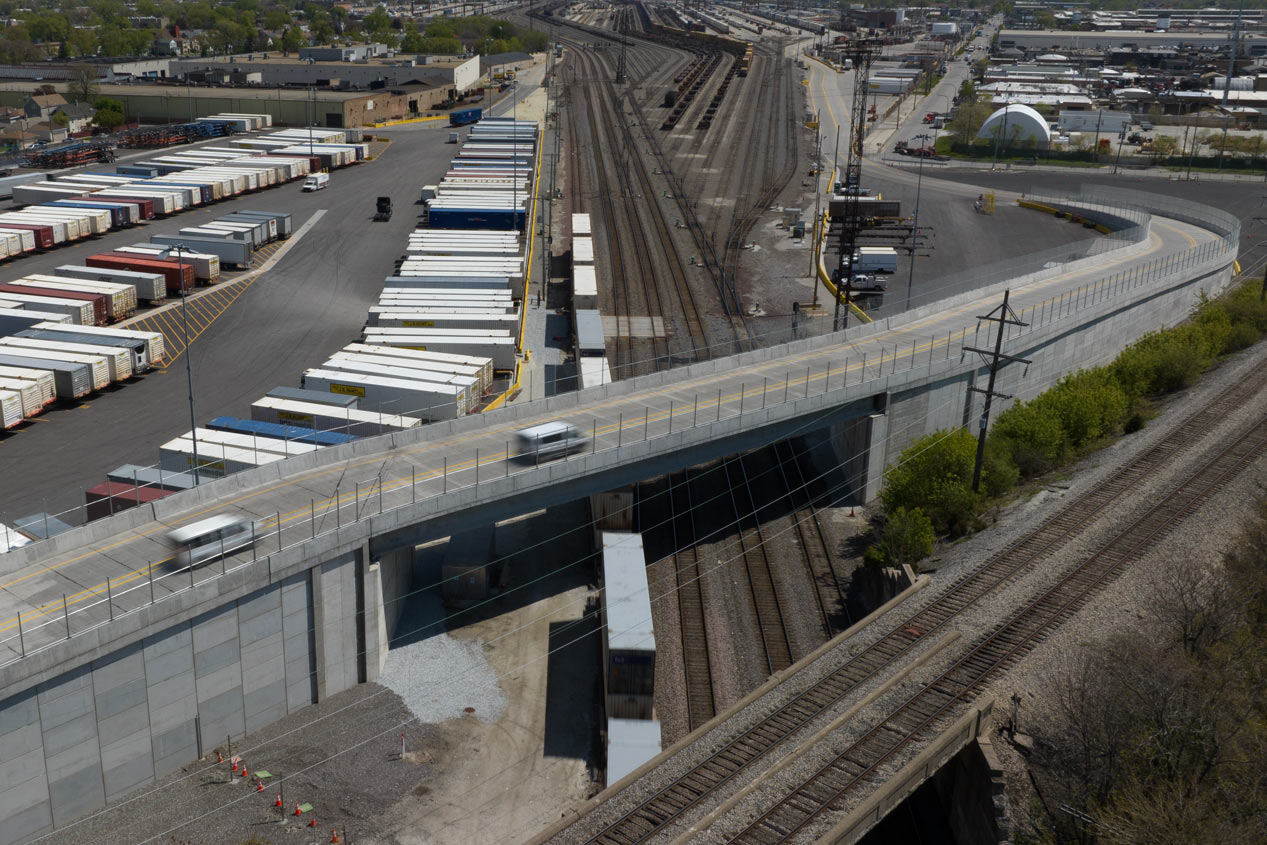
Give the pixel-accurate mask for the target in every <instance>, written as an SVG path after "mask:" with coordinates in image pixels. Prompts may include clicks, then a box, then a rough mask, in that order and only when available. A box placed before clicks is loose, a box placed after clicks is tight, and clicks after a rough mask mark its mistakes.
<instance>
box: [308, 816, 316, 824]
mask: <svg viewBox="0 0 1267 845" xmlns="http://www.w3.org/2000/svg"><path fill="white" fill-rule="evenodd" d="M316 826H317V814H316V813H313V814H312V818H311V819H309V820H308V827H316Z"/></svg>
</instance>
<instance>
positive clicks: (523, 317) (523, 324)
mask: <svg viewBox="0 0 1267 845" xmlns="http://www.w3.org/2000/svg"><path fill="white" fill-rule="evenodd" d="M544 135H545V133H544V131H543V130H542V129H541V128H540V127H538V128H537V153H538V155H537V174H536V176H534V177H533V180H532V184H533V185H534V186H538V185H540V184H541V160H542V159H543V158H545V156H543V155H540V152H541V142H542V141H543V140H544ZM539 198H540V193H539V192H537V191H536V190H534V191H533V196H532V213H531V214H530V215H528V219H527V220H526V221H524V235H525V237H527V238H528V269H527V270H525V271H524V298H523V302H522V303H520V306H519V348H520V349H521V350H523V353H524V360H531V358H532V350H530V349H527V348H525V347H524V331H525V330H526V328H527V325H528V292H529V290H530V289H531V288H532V251H533V248H534V247H535V246H536V235H535V234H534V233H535V232H536V226H537V200H538V199H539ZM542 284H545V280H544V279H543V280H542ZM522 377H523V364H522V362H520V361H516V362H515V380H514V381H513V382H511V384H510V387H508V388H506V390H505V391H504V392H503V393H502V394H501V395H500V396H498V397H497V398H496V399H494V400H493V401H492V402H489V403H488V407H487V408H485V409H484V411H491V410H493V409H494V408H499V407H501V406H502V405H503V404H505V402H506V397H508V396H509V395H510V394H512V393H514V392H515V391H516V390H518V389H519V384H520V379H521V378H522Z"/></svg>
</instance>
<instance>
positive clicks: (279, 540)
mask: <svg viewBox="0 0 1267 845" xmlns="http://www.w3.org/2000/svg"><path fill="white" fill-rule="evenodd" d="M281 550H282V512H281V511H278V512H277V551H279V552H280V551H281ZM271 566H272V565H271V564H270V568H271Z"/></svg>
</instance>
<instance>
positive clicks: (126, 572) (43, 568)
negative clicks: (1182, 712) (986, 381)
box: [0, 219, 1217, 663]
mask: <svg viewBox="0 0 1267 845" xmlns="http://www.w3.org/2000/svg"><path fill="white" fill-rule="evenodd" d="M398 237H399V235H398ZM1216 242H1217V238H1216V237H1215V236H1214V235H1213V234H1212V233H1210V232H1208V231H1205V230H1203V229H1200V228H1197V227H1195V226H1191V225H1187V224H1183V223H1179V222H1177V221H1173V220H1162V219H1154V222H1153V229H1152V235H1151V237H1150V238H1149V240H1148V241H1147V242H1146V243H1145V244H1143V245H1142V253H1141V254H1135V255H1122V254H1113V253H1110V254H1106V255H1104V256H1102V257H1101V260H1100V261H1099V263H1098V264H1097V266H1096V267H1095V268H1094V270H1083V271H1065V272H1063V273H1059V274H1057V275H1055V276H1053V277H1052V278H1050V279H1047V280H1045V281H1043V282H1039V283H1035V284H1031V285H1027V286H1025V287H1022V288H1017V289H1014V290H1013V300H1012V303H1013V307H1014V308H1015V309H1016V310H1017V311H1018V312H1022V313H1023V312H1025V310H1026V309H1030V308H1033V309H1035V312H1034V313H1037V314H1038V315H1040V320H1041V318H1042V317H1043V316H1046V315H1049V314H1050V313H1052V311H1053V310H1055V303H1057V302H1059V303H1060V304H1061V305H1060V308H1061V310H1063V308H1064V307H1065V306H1067V305H1068V303H1070V302H1073V301H1075V300H1074V297H1072V296H1065V295H1064V294H1067V293H1068V292H1069V291H1072V290H1073V289H1074V288H1078V287H1080V286H1082V285H1085V284H1087V283H1090V282H1096V283H1098V282H1099V280H1100V279H1102V278H1105V277H1107V276H1108V275H1109V274H1115V273H1120V272H1122V271H1128V270H1133V269H1136V268H1138V267H1139V265H1140V264H1141V263H1142V262H1144V261H1152V260H1156V259H1161V258H1164V257H1166V256H1175V255H1180V254H1182V255H1189V254H1190V253H1189V252H1188V251H1189V250H1191V249H1193V248H1196V247H1204V246H1209V245H1212V244H1215V243H1216ZM318 251H319V252H320V254H319V255H316V256H312V257H309V258H306V259H304V264H303V266H302V268H301V269H300V270H297V271H296V272H301V271H302V270H308V271H311V272H312V273H313V274H314V275H321V274H323V273H325V272H328V269H327V268H325V267H323V266H321V265H320V264H319V262H325V263H327V264H328V263H332V262H333V260H334V254H332V253H331V252H330V251H328V250H326V249H323V248H319V249H318ZM262 289H263V290H265V291H267V290H269V288H268V287H267V286H264V287H263V288H262ZM253 290H254V289H253ZM1102 290H1103V289H1102V288H1098V287H1097V289H1096V291H1095V293H1096V295H1097V296H1099V294H1100V293H1101V292H1102ZM340 296H346V298H352V295H351V294H332V295H328V297H327V300H326V301H321V302H317V303H315V304H312V305H299V304H296V305H295V307H299V308H301V309H303V310H304V316H305V318H306V319H307V320H310V321H316V320H319V319H323V318H326V317H333V316H334V315H335V313H336V311H337V308H336V306H334V305H333V304H332V301H333V300H335V299H338V298H339V297H340ZM1085 299H1086V297H1085V296H1084V295H1082V294H1079V296H1078V297H1077V301H1085ZM270 304H274V305H275V304H277V303H270ZM994 304H995V303H993V302H991V303H989V305H990V306H993V305H994ZM982 305H983V303H979V302H968V303H964V304H960V305H957V306H955V307H953V308H945V309H942V310H940V311H936V312H935V313H932V314H930V315H928V316H925V317H920V318H918V319H915V320H912V321H910V322H908V323H905V324H903V325H900V326H899V327H898V328H896V329H894V330H891V331H887V332H876V333H874V334H871V335H870V336H868V337H865V338H863V339H860V340H856V341H851V342H848V343H846V342H843V341H841V342H838V343H836V344H834V345H831V346H827V347H825V348H822V349H818V350H811V351H806V352H800V353H796V354H792V355H786V356H784V357H779V358H775V359H773V360H770V361H768V362H764V363H757V364H749V365H743V366H740V365H738V364H737V363H736V360H735V359H724V360H723V361H722V362H719V364H706V365H698V366H696V367H692V368H688V369H684V370H678V371H674V372H673V373H670V374H663V375H657V376H655V377H651V378H648V379H647V380H646V383H644V384H638V385H634V386H633V388H632V389H631V390H630V391H629V392H628V393H623V392H620V393H617V394H616V395H614V396H610V397H608V396H607V395H606V393H607V391H604V390H601V389H600V390H596V391H586V392H583V393H582V394H580V395H579V396H578V404H577V405H576V406H575V407H569V409H568V410H567V411H566V412H560V411H558V410H549V409H546V408H544V407H542V403H537V404H532V405H529V406H526V407H523V408H517V409H513V410H512V409H506V410H498V411H493V412H491V413H488V414H485V415H482V417H480V418H477V419H473V420H470V421H467V423H464V424H462V425H461V426H460V427H459V429H458V431H457V433H453V432H452V431H451V430H450V427H449V426H446V425H435V426H427V427H425V428H423V429H421V430H419V431H417V432H415V433H405V434H403V435H399V436H398V437H397V438H396V440H397V445H396V446H395V447H392V445H391V442H390V438H379V439H378V440H377V442H376V443H375V444H374V445H376V446H378V447H379V448H378V449H376V450H375V451H373V452H370V453H365V452H359V454H358V456H357V457H354V458H349V459H346V460H344V461H339V462H334V461H326V462H325V463H324V464H322V465H321V466H319V467H317V468H314V469H311V470H306V471H302V472H298V471H297V472H293V473H291V474H288V475H287V476H286V477H285V478H282V479H279V480H276V481H263V480H261V481H255V482H247V481H245V477H244V476H236V477H234V478H233V479H229V480H226V481H225V482H220V483H216V484H215V485H213V486H211V487H207V488H204V490H202V491H201V494H202V495H208V494H211V493H219V494H220V498H219V500H218V501H213V502H208V503H207V504H206V505H203V506H195V505H194V504H193V503H192V497H191V496H190V495H186V494H177V496H175V497H173V498H172V499H169V500H167V503H166V505H165V506H164V507H165V508H173V509H174V508H177V507H181V505H182V503H184V504H185V507H187V508H188V509H187V510H183V511H181V512H178V513H175V514H174V515H172V516H170V517H168V518H166V519H165V520H164V522H161V523H160V522H153V523H149V524H144V525H141V526H139V527H138V528H137V529H135V530H131V531H126V532H123V533H120V534H118V535H115V536H113V537H109V538H107V539H104V540H103V541H101V542H99V543H84V544H83V545H80V546H78V547H75V548H69V547H68V548H64V549H63V550H62V551H59V552H57V553H52V552H51V551H45V553H44V554H43V555H40V556H37V557H33V558H32V559H31V561H30V562H29V563H23V564H22V565H20V566H19V565H18V564H17V560H16V559H17V558H18V557H21V555H20V553H15V554H14V557H13V558H11V559H10V560H11V561H12V562H11V563H10V562H7V561H0V571H4V573H5V574H4V575H3V576H0V650H2V651H3V654H0V663H2V662H4V660H5V659H10V658H12V657H14V656H16V652H17V649H18V647H19V645H20V643H19V642H18V638H17V636H16V627H17V625H16V619H15V614H16V613H18V612H19V611H21V613H22V620H23V627H24V629H25V630H26V641H25V642H26V645H27V647H28V648H30V647H31V646H32V644H33V643H39V642H47V641H48V640H49V639H50V638H59V637H60V636H63V635H64V634H63V633H61V632H62V631H63V628H62V627H61V625H62V621H61V619H60V618H59V616H60V611H61V605H62V596H63V594H66V595H67V596H68V600H67V601H68V604H69V606H70V607H71V609H72V610H73V611H81V609H82V611H81V612H78V613H76V614H75V615H73V616H72V620H73V621H72V624H73V627H77V628H80V626H86V625H88V624H90V623H91V622H92V621H93V620H98V619H103V618H104V617H105V615H106V605H105V603H104V602H103V601H102V600H101V597H102V596H103V595H104V593H105V584H106V579H107V578H109V579H111V581H112V582H113V590H114V594H113V595H114V600H115V602H116V603H117V604H116V605H115V606H123V607H128V606H136V605H137V604H141V603H144V601H145V599H146V596H147V592H146V590H145V587H146V580H147V578H148V577H149V576H151V575H152V576H153V577H154V579H155V585H156V586H155V591H156V594H157V595H163V594H166V593H169V592H173V591H176V590H178V589H183V588H184V587H185V585H187V584H188V579H189V578H190V574H189V573H178V572H173V571H172V570H171V567H170V565H167V564H166V563H165V561H166V559H167V555H168V552H167V551H166V549H165V548H164V546H163V543H162V537H163V536H164V534H165V533H166V531H168V530H169V529H170V528H171V527H173V526H176V525H183V524H187V523H189V522H192V521H194V520H196V519H201V518H205V517H206V516H208V515H210V514H213V513H218V512H226V511H232V512H238V513H242V514H250V515H252V516H253V517H255V518H257V519H259V520H262V521H263V524H264V525H265V526H266V529H267V530H269V531H272V530H274V528H275V526H276V520H275V519H274V518H273V515H274V514H275V513H280V515H281V525H282V537H281V539H280V542H279V541H278V539H277V538H276V537H275V536H273V537H270V538H269V539H268V540H267V541H265V542H263V543H261V545H262V547H263V548H265V549H276V548H278V547H279V546H292V545H294V544H296V543H300V542H303V541H305V540H307V539H308V538H309V537H310V536H312V535H313V534H315V533H320V532H325V531H329V530H333V528H334V527H335V525H337V524H338V523H340V522H341V523H343V524H344V525H346V524H347V523H348V522H349V521H350V520H351V519H352V518H353V517H352V514H353V512H354V509H356V511H357V512H359V513H361V515H362V516H364V515H365V511H366V510H367V509H368V510H369V512H370V513H375V512H377V511H379V510H383V509H385V510H387V511H390V510H392V509H393V508H396V507H400V506H405V507H408V506H410V503H411V502H412V501H413V500H414V499H415V497H416V499H417V500H418V501H422V500H424V499H428V498H430V497H442V498H441V499H439V500H435V501H438V502H439V507H440V508H441V509H442V510H444V509H449V508H461V507H463V506H464V505H463V504H462V503H463V501H465V498H464V497H466V496H468V495H475V496H476V498H475V499H472V501H476V500H478V496H481V495H482V496H487V495H488V494H487V493H485V492H483V491H480V492H479V493H475V491H474V490H471V489H470V488H471V487H472V485H477V484H478V483H479V480H480V479H481V478H482V479H483V480H484V482H485V483H486V484H487V482H488V481H489V480H490V479H491V478H496V477H501V476H507V475H512V474H521V473H526V474H528V475H527V476H526V477H524V478H522V479H519V480H518V483H520V484H521V485H539V486H540V487H546V486H550V485H558V484H567V483H569V482H571V480H572V479H573V478H574V477H575V474H576V473H577V472H578V471H580V468H579V467H578V468H577V469H572V468H570V467H567V468H564V467H558V466H557V465H556V466H550V465H547V466H545V467H542V468H541V469H534V468H532V467H530V466H527V467H525V466H523V465H521V464H519V463H511V462H507V461H505V460H504V456H505V455H506V454H507V451H508V449H509V448H510V446H509V444H510V442H511V440H512V439H513V437H514V432H515V431H516V430H517V429H519V428H522V427H524V426H527V425H532V424H535V423H539V422H546V421H548V420H551V419H557V418H558V417H559V416H560V414H561V413H565V414H566V418H567V419H569V420H570V421H572V422H573V423H574V424H576V425H577V426H578V427H579V428H580V429H581V430H582V431H583V432H591V433H594V434H595V435H597V436H596V439H595V441H594V443H593V444H592V447H591V448H593V449H594V450H595V451H599V452H605V451H609V450H619V449H620V448H621V446H622V444H623V445H624V446H626V447H629V446H630V444H633V443H635V442H636V441H640V440H643V439H646V438H648V437H650V438H652V439H654V438H657V437H659V436H660V435H664V434H667V433H668V432H669V431H670V430H672V431H673V432H674V433H677V432H679V431H680V430H681V429H683V428H689V427H693V426H697V425H698V426H702V427H703V426H708V425H710V424H712V422H713V421H714V420H715V419H716V420H721V421H723V422H724V421H725V420H726V418H729V417H735V416H739V415H744V414H747V415H750V416H746V417H745V422H746V423H747V424H749V425H755V424H758V423H759V422H760V421H763V420H764V419H765V416H764V414H763V409H764V408H765V407H766V406H767V404H768V405H769V406H779V405H785V404H786V403H788V402H795V401H796V400H797V399H798V397H800V396H804V397H806V398H807V399H808V398H809V397H814V401H820V400H818V398H817V397H818V395H819V394H826V393H827V392H828V384H827V382H828V380H829V379H830V383H831V387H830V389H831V391H833V392H832V393H831V394H830V396H828V397H827V398H825V399H823V400H821V401H824V402H826V401H830V402H831V403H833V404H837V405H838V404H841V403H843V402H846V401H850V400H851V399H852V398H857V397H861V396H864V395H869V393H870V391H871V390H872V389H873V387H872V385H874V384H875V382H874V379H875V378H876V377H878V376H879V373H878V372H877V369H878V368H877V363H878V362H881V361H884V362H885V363H882V364H880V367H887V370H886V373H888V372H892V371H893V369H894V368H895V366H896V369H897V370H898V371H901V370H905V369H917V370H922V369H923V367H925V366H930V365H931V362H932V361H933V360H937V359H940V358H941V357H942V356H943V355H944V356H945V357H947V358H958V357H959V356H960V347H961V346H962V345H963V343H964V342H965V341H966V342H967V343H968V344H971V343H972V342H973V339H974V337H975V335H974V329H975V326H976V321H975V315H976V314H977V313H979V312H981V311H982V310H983V308H982ZM357 308H358V311H357V313H356V315H355V317H354V318H353V319H355V320H356V321H359V320H360V319H361V316H360V312H361V306H360V305H358V306H357ZM308 324H309V323H305V324H304V325H308ZM297 331H298V333H299V336H300V337H301V338H304V337H306V334H305V332H304V331H303V330H297ZM316 331H317V332H319V331H320V330H316ZM332 342H333V343H334V344H335V345H337V344H338V343H342V342H343V340H342V337H339V338H336V339H334V340H333V341H332ZM252 351H253V352H254V350H252ZM273 351H276V352H278V354H281V351H280V350H278V348H277V347H276V346H275V345H273V344H272V343H271V342H269V343H268V345H267V346H265V347H262V348H261V349H260V350H259V354H260V355H267V354H269V353H270V352H273ZM895 359H896V361H895ZM259 366H261V367H266V366H268V363H267V362H266V361H264V360H260V361H259ZM299 366H302V362H300V364H299ZM715 366H716V367H717V369H716V370H714V367H715ZM161 378H166V379H173V377H172V376H171V375H167V376H163V377H161ZM661 378H663V379H667V382H666V383H664V384H661V383H659V379H661ZM845 379H847V380H848V384H849V389H848V392H846V390H845V389H844V387H843V383H844V381H845ZM868 381H870V382H871V384H870V385H869V384H867V382H868ZM1031 387H1034V385H1031ZM780 388H782V389H780ZM229 392H230V393H231V392H232V391H229ZM249 393H250V395H255V394H257V393H258V391H249ZM758 403H760V406H758ZM515 411H518V412H519V413H520V414H522V415H521V416H518V417H516V416H515ZM90 412H91V411H90V410H89V411H84V412H82V413H90ZM709 436H712V435H711V434H710V435H709ZM369 443H371V441H365V442H364V443H363V444H362V445H361V447H359V448H361V449H363V448H364V447H365V446H366V445H368V444H369ZM660 443H661V444H664V445H665V446H666V447H667V446H668V445H669V444H668V441H660ZM653 445H656V444H653ZM639 448H641V447H639ZM614 456H615V457H618V458H621V459H624V460H628V452H625V453H623V454H622V453H620V452H619V451H616V452H615V453H614ZM256 474H257V475H260V476H261V477H265V476H267V475H268V473H256ZM379 479H381V481H379ZM415 480H416V486H415ZM463 488H465V491H464V492H463V493H461V494H457V493H456V492H455V491H457V490H459V489H463ZM519 489H523V487H520V488H519ZM529 489H537V488H535V487H530V488H529ZM310 514H315V516H316V517H317V520H316V521H311V520H310ZM390 518H394V517H391V516H390V515H389V519H390ZM317 522H319V523H320V524H319V525H318V524H317ZM380 530H381V529H380ZM81 542H82V541H81ZM250 558H251V555H250V553H246V554H245V555H239V556H238V557H236V558H235V559H234V562H233V563H231V564H230V565H231V566H233V565H239V564H242V565H251V564H250ZM23 559H24V560H25V558H23ZM6 563H8V565H6ZM218 568H219V567H215V566H211V567H205V568H203V569H200V570H199V571H198V573H197V575H196V577H197V578H198V580H204V579H208V578H214V577H216V576H217V574H218V572H217V570H218ZM128 588H131V589H132V592H131V593H130V594H129V595H127V596H126V597H125V596H122V595H121V591H123V590H125V589H128ZM89 606H91V609H85V608H88V607H89ZM41 625H43V627H40V626H41ZM81 629H82V628H81Z"/></svg>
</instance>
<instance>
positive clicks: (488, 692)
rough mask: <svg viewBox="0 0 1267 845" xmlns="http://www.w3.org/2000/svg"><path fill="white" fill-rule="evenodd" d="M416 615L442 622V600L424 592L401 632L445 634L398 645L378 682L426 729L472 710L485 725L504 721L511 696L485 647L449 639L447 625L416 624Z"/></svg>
mask: <svg viewBox="0 0 1267 845" xmlns="http://www.w3.org/2000/svg"><path fill="white" fill-rule="evenodd" d="M414 616H429V617H433V618H439V619H443V618H444V604H443V602H442V601H441V599H440V596H439V595H436V594H433V593H425V594H422V595H419V596H416V597H414V599H413V600H412V602H411V607H410V608H409V611H408V613H407V614H406V615H405V616H402V618H401V624H400V629H401V630H406V631H408V630H415V629H417V630H426V631H435V630H437V629H438V630H439V631H440V632H439V633H436V634H433V635H431V636H429V637H426V638H425V639H420V640H418V641H416V642H411V643H408V644H405V645H399V646H393V648H392V649H391V650H390V651H389V652H388V653H387V662H386V664H385V665H384V666H383V671H382V674H381V675H379V678H378V682H379V683H380V684H382V685H383V686H385V687H387V688H388V689H390V690H392V691H394V692H395V693H396V694H397V695H399V696H400V698H401V700H402V701H403V702H404V703H405V706H406V707H408V708H409V712H411V713H413V714H414V716H416V717H417V718H418V721H420V722H422V723H424V724H436V723H438V722H444V721H447V720H448V719H456V718H458V717H460V716H462V715H463V714H464V712H471V711H468V710H467V709H466V708H468V707H469V708H473V712H474V713H475V714H476V715H477V716H479V718H480V719H482V720H483V721H484V722H489V723H491V722H496V721H497V720H498V719H500V718H501V717H502V715H503V714H505V712H506V697H505V695H503V693H502V690H501V687H500V686H498V684H497V673H496V672H494V671H493V667H492V666H490V665H489V663H488V658H487V657H485V656H484V649H483V648H482V647H481V645H480V644H479V643H478V642H476V641H473V640H456V639H454V638H453V637H450V636H449V635H448V634H447V633H445V632H444V630H443V625H439V626H435V625H432V626H425V627H424V626H423V625H417V624H415V623H414V622H413V620H412V619H411V617H414Z"/></svg>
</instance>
